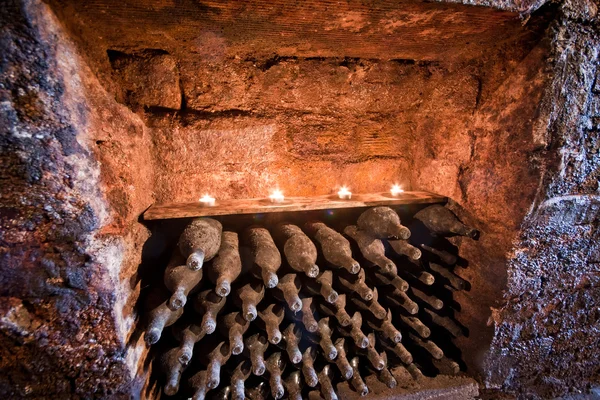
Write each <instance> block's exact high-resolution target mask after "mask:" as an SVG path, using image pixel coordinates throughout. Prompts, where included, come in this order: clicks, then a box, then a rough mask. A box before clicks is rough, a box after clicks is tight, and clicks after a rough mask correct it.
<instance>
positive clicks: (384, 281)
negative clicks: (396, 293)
mask: <svg viewBox="0 0 600 400" xmlns="http://www.w3.org/2000/svg"><path fill="white" fill-rule="evenodd" d="M369 276H370V277H371V279H372V280H373V281H374V283H375V286H379V285H389V286H394V287H395V288H396V289H398V290H401V291H403V292H406V291H407V290H408V282H406V281H405V280H404V279H402V278H400V277H399V276H398V275H396V274H394V275H390V276H387V275H385V274H382V273H381V272H379V271H373V272H372V273H371V274H370V275H369Z"/></svg>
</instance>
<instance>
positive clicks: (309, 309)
mask: <svg viewBox="0 0 600 400" xmlns="http://www.w3.org/2000/svg"><path fill="white" fill-rule="evenodd" d="M301 314H302V319H301V321H302V324H303V325H304V327H305V328H306V330H307V331H309V332H311V333H315V332H316V331H317V329H318V328H319V324H318V323H317V320H316V319H315V316H314V313H313V298H312V297H304V298H303V299H302V310H301Z"/></svg>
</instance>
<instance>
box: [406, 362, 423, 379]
mask: <svg viewBox="0 0 600 400" xmlns="http://www.w3.org/2000/svg"><path fill="white" fill-rule="evenodd" d="M405 368H406V370H407V371H408V372H409V373H410V375H411V376H412V377H413V379H414V380H416V381H418V380H421V379H423V378H424V375H423V372H421V370H420V369H419V368H418V367H417V366H416V365H415V364H408V365H407V366H406V367H405Z"/></svg>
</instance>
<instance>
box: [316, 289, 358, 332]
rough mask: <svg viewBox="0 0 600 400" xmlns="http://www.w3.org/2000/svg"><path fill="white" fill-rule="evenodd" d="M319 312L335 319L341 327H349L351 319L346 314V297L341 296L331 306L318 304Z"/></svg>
mask: <svg viewBox="0 0 600 400" xmlns="http://www.w3.org/2000/svg"><path fill="white" fill-rule="evenodd" d="M319 310H320V311H321V312H322V313H323V314H325V315H328V316H330V317H335V319H336V320H337V321H338V323H339V324H340V325H341V326H350V324H351V323H352V319H351V317H350V315H348V313H347V312H346V295H345V294H341V295H339V296H338V298H337V300H336V301H335V303H333V304H329V303H320V304H319Z"/></svg>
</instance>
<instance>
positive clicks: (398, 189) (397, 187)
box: [390, 185, 404, 197]
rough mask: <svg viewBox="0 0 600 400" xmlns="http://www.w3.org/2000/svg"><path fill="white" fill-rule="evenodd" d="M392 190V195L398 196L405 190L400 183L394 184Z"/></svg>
mask: <svg viewBox="0 0 600 400" xmlns="http://www.w3.org/2000/svg"><path fill="white" fill-rule="evenodd" d="M390 192H391V193H392V196H394V197H397V196H398V195H399V194H400V193H404V190H402V188H401V187H400V185H394V186H392V189H391V190H390Z"/></svg>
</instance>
